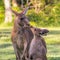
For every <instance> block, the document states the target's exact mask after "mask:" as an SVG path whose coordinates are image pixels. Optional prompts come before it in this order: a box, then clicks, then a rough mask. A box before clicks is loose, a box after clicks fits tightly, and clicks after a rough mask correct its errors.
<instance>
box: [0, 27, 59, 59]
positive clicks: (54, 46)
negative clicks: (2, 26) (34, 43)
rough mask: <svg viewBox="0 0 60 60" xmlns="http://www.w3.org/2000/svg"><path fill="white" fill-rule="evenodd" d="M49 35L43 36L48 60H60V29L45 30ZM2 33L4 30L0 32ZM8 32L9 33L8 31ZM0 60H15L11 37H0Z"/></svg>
mask: <svg viewBox="0 0 60 60" xmlns="http://www.w3.org/2000/svg"><path fill="white" fill-rule="evenodd" d="M47 29H49V31H50V32H49V34H48V35H47V36H44V38H45V41H46V43H47V51H48V52H47V57H48V60H60V28H57V27H56V28H47ZM0 31H4V30H0ZM8 31H11V29H10V30H8ZM0 60H15V54H14V49H13V47H12V42H11V35H9V36H7V37H6V38H5V37H3V36H2V37H0Z"/></svg>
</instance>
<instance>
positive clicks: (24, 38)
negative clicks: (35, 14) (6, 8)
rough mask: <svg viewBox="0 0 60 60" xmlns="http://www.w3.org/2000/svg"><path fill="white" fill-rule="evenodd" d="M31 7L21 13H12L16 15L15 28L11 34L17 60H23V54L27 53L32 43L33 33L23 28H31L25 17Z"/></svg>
mask: <svg viewBox="0 0 60 60" xmlns="http://www.w3.org/2000/svg"><path fill="white" fill-rule="evenodd" d="M28 8H29V7H27V8H25V9H24V10H23V11H22V12H21V13H17V12H16V11H14V10H12V9H11V11H12V12H13V13H14V14H15V16H16V17H15V20H14V26H13V29H12V33H11V39H12V44H13V48H14V51H15V54H16V60H21V56H22V55H24V54H23V53H25V52H26V53H27V52H28V49H29V45H30V42H31V40H32V38H33V33H32V31H31V29H30V28H27V29H24V28H23V27H25V26H29V20H28V18H27V17H26V16H25V14H26V12H27V10H28Z"/></svg>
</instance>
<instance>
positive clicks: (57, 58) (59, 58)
mask: <svg viewBox="0 0 60 60" xmlns="http://www.w3.org/2000/svg"><path fill="white" fill-rule="evenodd" d="M48 60H60V57H48Z"/></svg>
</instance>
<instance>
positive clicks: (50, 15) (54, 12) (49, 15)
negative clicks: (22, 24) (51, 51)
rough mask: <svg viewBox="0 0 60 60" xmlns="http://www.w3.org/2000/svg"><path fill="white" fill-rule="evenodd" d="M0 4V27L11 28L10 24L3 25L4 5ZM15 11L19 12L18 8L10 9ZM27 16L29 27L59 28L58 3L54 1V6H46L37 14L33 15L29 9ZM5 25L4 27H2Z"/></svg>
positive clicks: (59, 2) (59, 5) (59, 11)
mask: <svg viewBox="0 0 60 60" xmlns="http://www.w3.org/2000/svg"><path fill="white" fill-rule="evenodd" d="M0 1H1V2H2V3H1V4H0V26H1V27H3V26H7V27H8V26H12V25H13V21H14V16H13V21H12V23H7V24H5V23H4V18H5V14H4V12H5V11H4V4H3V1H2V0H0ZM12 8H13V9H14V10H15V11H18V12H19V11H21V9H20V8H19V7H12ZM27 16H28V18H29V20H30V23H31V25H33V26H38V27H40V26H60V1H57V0H56V1H54V4H52V5H51V4H48V5H47V6H46V7H45V8H44V9H43V10H40V11H39V13H38V14H37V13H35V11H34V9H30V10H29V11H28V13H27ZM4 24H5V25H4Z"/></svg>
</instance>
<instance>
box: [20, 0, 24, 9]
mask: <svg viewBox="0 0 60 60" xmlns="http://www.w3.org/2000/svg"><path fill="white" fill-rule="evenodd" d="M23 7H24V5H23V0H21V8H23Z"/></svg>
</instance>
